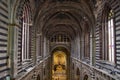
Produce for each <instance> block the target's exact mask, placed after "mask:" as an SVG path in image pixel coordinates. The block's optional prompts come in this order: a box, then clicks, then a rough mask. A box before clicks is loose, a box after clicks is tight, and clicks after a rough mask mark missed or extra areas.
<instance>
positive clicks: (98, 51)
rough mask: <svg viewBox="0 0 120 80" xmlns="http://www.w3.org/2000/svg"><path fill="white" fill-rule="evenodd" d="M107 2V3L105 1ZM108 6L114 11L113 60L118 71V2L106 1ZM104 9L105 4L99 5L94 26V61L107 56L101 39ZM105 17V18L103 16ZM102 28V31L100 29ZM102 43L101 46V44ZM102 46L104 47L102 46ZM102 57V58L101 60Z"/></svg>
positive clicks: (119, 11) (119, 43)
mask: <svg viewBox="0 0 120 80" xmlns="http://www.w3.org/2000/svg"><path fill="white" fill-rule="evenodd" d="M106 2H107V1H106ZM107 3H109V6H110V7H111V8H112V10H113V11H114V26H115V31H114V32H115V60H116V66H117V68H119V69H120V1H119V0H108V2H107ZM104 7H105V3H103V4H102V5H101V9H100V10H99V14H98V17H97V25H96V32H95V35H96V60H105V57H104V56H105V55H106V54H107V51H104V48H105V47H106V46H105V45H107V44H106V39H107V38H105V39H102V38H103V37H101V36H104V34H105V33H103V32H105V31H104V27H105V23H104V21H103V19H102V16H103V14H104V13H103V10H104ZM103 17H105V16H103ZM102 28H103V29H102ZM101 42H102V44H101ZM103 44H104V45H103ZM101 57H102V58H101Z"/></svg>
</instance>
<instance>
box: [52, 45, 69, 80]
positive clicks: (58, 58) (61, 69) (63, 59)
mask: <svg viewBox="0 0 120 80" xmlns="http://www.w3.org/2000/svg"><path fill="white" fill-rule="evenodd" d="M58 48H59V49H58ZM63 49H65V48H61V47H57V48H56V49H54V51H53V52H52V54H53V55H52V80H68V71H69V70H68V67H69V66H68V61H69V60H68V55H67V54H68V52H67V51H65V50H63Z"/></svg>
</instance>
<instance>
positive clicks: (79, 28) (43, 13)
mask: <svg viewBox="0 0 120 80" xmlns="http://www.w3.org/2000/svg"><path fill="white" fill-rule="evenodd" d="M95 3H96V1H95V0H36V7H37V8H36V12H35V17H34V24H35V26H36V30H37V33H38V34H40V33H41V32H42V34H44V35H45V36H47V37H50V36H52V35H53V34H57V33H61V32H62V33H64V34H67V35H69V36H70V37H71V38H74V37H75V36H76V35H81V34H84V33H86V32H90V31H91V29H92V28H93V27H94V23H95V22H94V21H95V17H94V5H95Z"/></svg>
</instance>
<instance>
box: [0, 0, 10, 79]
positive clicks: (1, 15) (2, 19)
mask: <svg viewBox="0 0 120 80" xmlns="http://www.w3.org/2000/svg"><path fill="white" fill-rule="evenodd" d="M7 39H8V4H7V0H0V80H4V78H6V76H8V70H9V69H8V67H7V61H8V58H9V57H8V55H7V43H8V40H7Z"/></svg>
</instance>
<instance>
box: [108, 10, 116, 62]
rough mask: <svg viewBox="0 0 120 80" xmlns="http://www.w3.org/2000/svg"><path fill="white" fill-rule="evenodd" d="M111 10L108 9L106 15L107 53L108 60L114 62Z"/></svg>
mask: <svg viewBox="0 0 120 80" xmlns="http://www.w3.org/2000/svg"><path fill="white" fill-rule="evenodd" d="M113 15H114V13H113V11H112V10H110V12H109V15H108V46H109V48H108V50H109V51H108V55H109V61H110V62H113V63H114V55H115V51H114V21H113Z"/></svg>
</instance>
